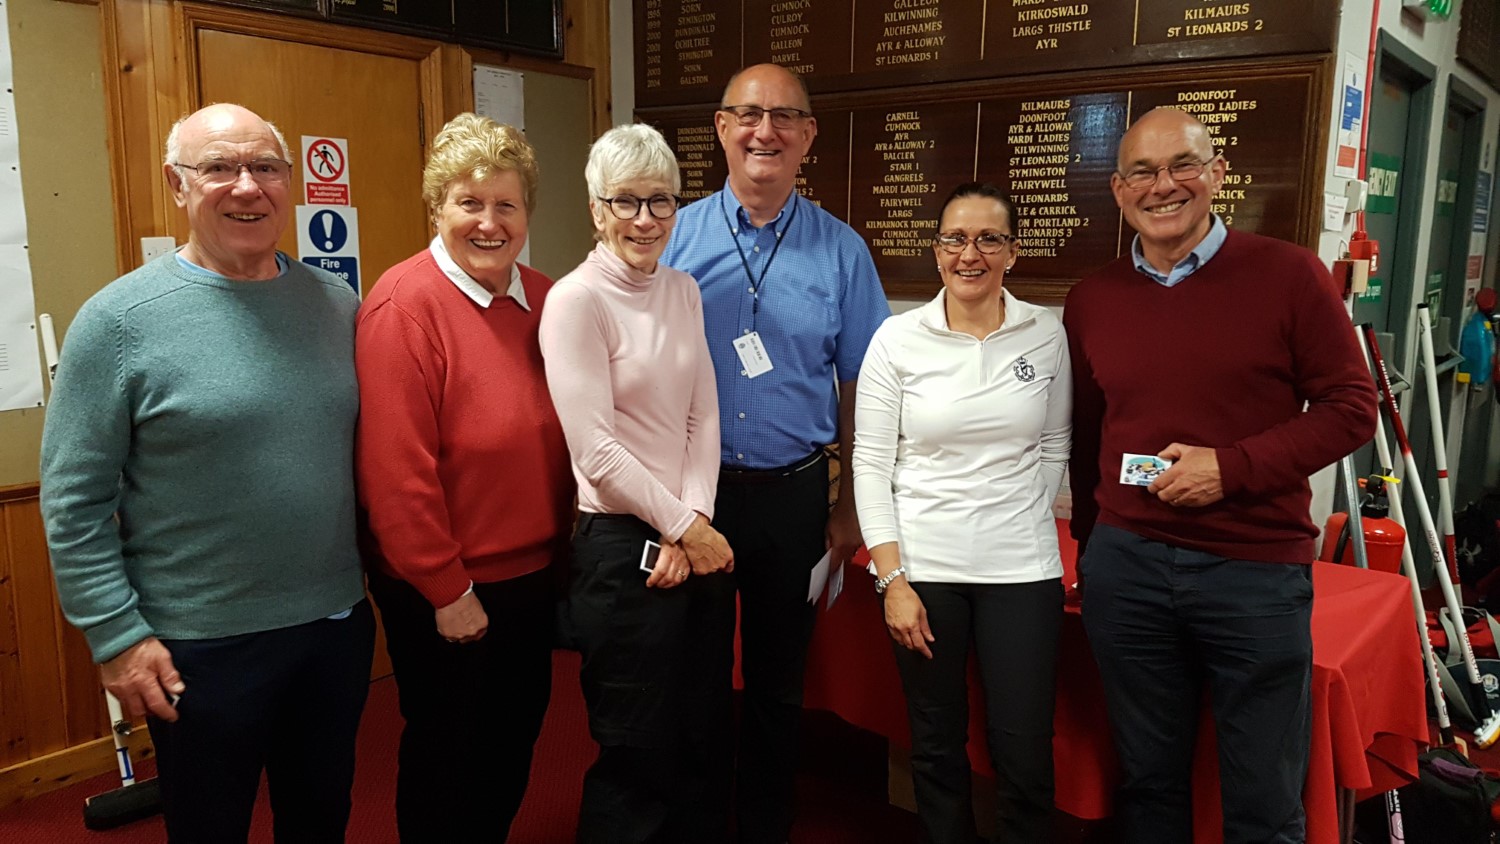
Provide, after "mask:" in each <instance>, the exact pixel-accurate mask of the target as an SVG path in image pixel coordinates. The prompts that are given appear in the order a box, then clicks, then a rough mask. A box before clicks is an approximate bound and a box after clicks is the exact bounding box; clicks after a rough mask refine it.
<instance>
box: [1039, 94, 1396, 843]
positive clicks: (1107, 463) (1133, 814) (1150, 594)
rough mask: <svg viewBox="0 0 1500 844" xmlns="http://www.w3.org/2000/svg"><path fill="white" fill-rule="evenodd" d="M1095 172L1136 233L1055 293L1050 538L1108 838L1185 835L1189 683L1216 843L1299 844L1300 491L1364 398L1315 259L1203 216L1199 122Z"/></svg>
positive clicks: (1177, 117)
mask: <svg viewBox="0 0 1500 844" xmlns="http://www.w3.org/2000/svg"><path fill="white" fill-rule="evenodd" d="M1118 165H1119V169H1118V171H1117V172H1116V173H1115V174H1114V175H1113V176H1112V177H1111V180H1110V183H1111V186H1112V188H1113V190H1114V196H1115V201H1116V203H1118V204H1119V206H1120V209H1121V211H1122V213H1123V214H1124V217H1125V222H1127V223H1129V224H1130V227H1131V228H1133V229H1135V231H1136V232H1138V233H1139V234H1138V235H1137V236H1136V238H1135V241H1134V242H1133V243H1132V245H1131V254H1129V255H1125V256H1121V257H1120V258H1119V259H1117V260H1115V261H1114V262H1113V263H1111V264H1109V265H1107V266H1105V267H1103V268H1101V269H1100V270H1098V271H1097V272H1095V273H1093V274H1092V275H1090V276H1088V277H1087V278H1085V279H1083V280H1082V281H1081V282H1079V283H1078V285H1077V286H1075V287H1074V288H1073V290H1072V292H1071V293H1070V294H1069V295H1068V301H1067V305H1066V307H1065V308H1064V309H1063V324H1064V326H1065V327H1066V329H1067V333H1068V345H1069V351H1070V352H1071V355H1070V356H1071V359H1072V365H1073V391H1074V401H1073V454H1072V462H1071V463H1070V469H1071V473H1072V475H1071V477H1072V487H1073V518H1072V531H1073V535H1074V536H1075V537H1076V538H1077V539H1078V541H1079V543H1080V547H1083V546H1084V544H1085V543H1086V546H1087V547H1086V550H1084V551H1083V554H1082V556H1081V557H1080V559H1079V562H1078V573H1079V577H1080V580H1081V582H1082V584H1083V624H1084V628H1085V629H1086V630H1087V632H1088V636H1089V644H1090V646H1091V647H1092V649H1093V652H1094V657H1095V659H1096V661H1097V662H1098V664H1099V674H1100V677H1101V678H1102V679H1103V681H1104V697H1105V703H1106V706H1107V708H1108V710H1109V718H1110V722H1111V725H1112V726H1113V728H1114V739H1115V747H1116V749H1117V750H1118V751H1119V757H1120V767H1121V782H1120V792H1119V795H1118V800H1117V801H1116V806H1117V809H1118V814H1119V816H1120V824H1121V831H1120V836H1119V838H1120V840H1121V841H1123V842H1126V843H1127V844H1148V842H1149V844H1189V842H1191V841H1192V838H1193V835H1192V831H1193V828H1192V807H1191V799H1190V797H1191V795H1190V789H1189V784H1190V776H1191V771H1190V766H1191V761H1192V755H1193V741H1194V739H1195V737H1196V736H1197V732H1198V726H1197V725H1198V710H1199V702H1200V700H1201V698H1202V690H1203V687H1204V686H1205V685H1206V686H1207V687H1208V688H1209V689H1210V690H1211V692H1212V699H1213V718H1214V724H1215V727H1216V728H1217V736H1218V747H1219V779H1220V784H1221V795H1222V802H1223V808H1224V841H1225V844H1301V842H1302V841H1304V840H1305V829H1304V827H1305V822H1304V815H1303V811H1302V786H1303V782H1304V780H1305V778H1306V773H1307V762H1308V746H1309V730H1310V723H1311V722H1310V720H1309V701H1310V691H1309V682H1310V678H1311V672H1312V633H1311V627H1310V623H1311V615H1312V572H1311V566H1310V565H1309V564H1310V563H1311V562H1312V560H1313V542H1314V540H1315V539H1316V537H1317V535H1318V531H1317V529H1316V528H1315V527H1314V526H1313V522H1312V518H1311V517H1310V514H1309V508H1310V506H1311V501H1312V495H1311V490H1310V488H1309V486H1308V476H1309V475H1311V474H1312V473H1314V472H1316V471H1318V470H1319V469H1321V468H1323V467H1324V466H1327V465H1328V464H1330V463H1333V462H1334V461H1336V460H1338V459H1339V458H1341V457H1343V456H1344V455H1345V454H1348V453H1349V452H1351V451H1353V450H1354V449H1355V448H1357V447H1358V446H1359V445H1361V444H1363V443H1365V442H1367V441H1369V439H1370V437H1371V436H1372V435H1373V433H1374V428H1375V391H1374V387H1373V386H1372V383H1371V380H1370V375H1369V371H1368V370H1367V369H1366V368H1365V366H1364V361H1363V359H1362V358H1361V356H1360V353H1359V348H1358V346H1356V345H1355V342H1354V329H1353V328H1352V327H1351V326H1350V324H1349V320H1348V317H1347V316H1346V315H1345V312H1344V309H1343V306H1342V304H1341V303H1340V302H1339V299H1338V296H1337V295H1336V294H1335V293H1334V292H1333V286H1332V281H1331V279H1330V278H1329V274H1328V270H1327V268H1326V267H1324V266H1323V263H1322V262H1321V261H1320V260H1319V259H1318V256H1317V255H1314V254H1313V253H1311V252H1309V251H1308V250H1306V249H1303V248H1301V247H1299V246H1296V245H1294V244H1290V243H1286V242H1283V241H1279V240H1273V239H1271V238H1268V237H1261V236H1259V235H1255V234H1249V233H1246V232H1241V231H1236V230H1230V229H1228V228H1227V227H1226V226H1225V224H1224V222H1223V221H1222V220H1220V219H1219V218H1218V217H1216V216H1214V215H1213V213H1212V203H1213V199H1214V195H1215V194H1216V193H1217V192H1218V190H1219V187H1220V185H1221V184H1222V183H1223V181H1224V175H1225V170H1226V169H1227V165H1226V163H1225V161H1224V158H1223V156H1222V155H1221V154H1216V152H1215V150H1214V146H1213V142H1212V139H1211V137H1210V135H1209V132H1208V129H1207V128H1206V127H1205V126H1204V125H1203V124H1202V123H1200V122H1199V121H1198V120H1197V119H1196V118H1194V117H1192V116H1191V115H1188V114H1186V113H1184V112H1181V111H1177V110H1174V109H1169V108H1163V109H1157V110H1155V111H1152V112H1149V113H1147V114H1146V115H1145V116H1144V117H1142V118H1141V119H1140V120H1139V121H1137V122H1136V124H1135V125H1134V126H1132V127H1131V129H1130V131H1129V132H1127V133H1126V134H1125V137H1124V138H1123V139H1122V140H1121V141H1120V151H1119V156H1118ZM1143 321H1144V322H1143ZM1142 324H1150V325H1152V326H1154V327H1155V330H1153V331H1152V332H1150V333H1149V334H1148V335H1143V334H1142V333H1141V331H1140V327H1139V326H1140V325H1142ZM1304 404H1305V405H1306V409H1305V410H1304ZM1143 457H1155V458H1159V459H1162V460H1167V461H1172V465H1171V468H1168V469H1167V470H1166V471H1164V472H1162V473H1161V474H1159V475H1157V476H1156V477H1155V478H1154V479H1152V480H1150V481H1149V485H1140V484H1139V483H1136V482H1133V481H1134V480H1135V479H1134V478H1132V477H1131V476H1130V475H1129V473H1127V472H1126V471H1125V469H1126V467H1127V466H1128V465H1131V464H1132V462H1138V461H1139V460H1140V459H1142V458H1143Z"/></svg>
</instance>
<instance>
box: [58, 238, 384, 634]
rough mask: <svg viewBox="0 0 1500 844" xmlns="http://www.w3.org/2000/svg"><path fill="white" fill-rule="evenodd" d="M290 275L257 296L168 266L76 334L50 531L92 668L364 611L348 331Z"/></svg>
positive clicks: (258, 284)
mask: <svg viewBox="0 0 1500 844" xmlns="http://www.w3.org/2000/svg"><path fill="white" fill-rule="evenodd" d="M358 308H359V299H358V297H356V296H355V295H354V292H353V291H352V290H350V289H349V287H348V285H346V284H344V283H343V282H342V281H340V280H338V279H337V278H335V277H334V276H332V275H330V274H328V273H325V272H322V271H320V270H315V269H313V268H311V267H308V266H307V265H305V264H301V263H298V262H296V261H292V262H290V267H289V269H288V270H287V272H286V273H284V274H283V275H281V276H280V277H278V278H275V279H272V280H269V281H253V282H247V281H229V280H227V279H221V278H215V277H210V276H207V275H203V274H201V273H195V272H193V271H192V270H189V269H187V268H185V267H183V266H182V265H181V264H179V263H178V261H177V258H176V256H174V255H165V256H162V257H161V258H158V259H157V260H155V261H152V262H151V263H149V264H147V265H146V266H144V267H142V268H140V269H138V270H136V271H135V272H132V273H130V274H128V275H125V276H123V277H121V278H119V279H117V280H116V281H114V282H113V283H111V284H109V285H108V286H106V287H105V288H104V289H103V290H101V291H99V293H97V294H95V295H94V297H93V298H91V299H90V300H89V301H88V302H87V303H85V304H84V306H83V308H82V309H80V310H79V312H78V316H77V317H76V318H75V319H74V320H73V323H72V325H71V326H70V327H69V329H68V333H67V338H66V343H65V344H64V347H63V352H62V359H61V361H60V362H59V365H58V369H57V382H56V384H54V386H53V390H52V399H51V404H50V406H49V407H48V409H47V420H46V426H45V429H44V432H43V435H42V470H41V475H42V483H41V486H42V502H41V503H42V516H43V519H44V520H45V523H46V529H47V544H48V547H49V549H50V551H51V555H52V566H53V573H54V574H55V575H56V578H57V589H58V595H59V597H60V598H61V603H62V609H63V613H64V614H65V615H66V616H67V618H68V620H69V621H70V622H72V623H73V624H74V625H76V626H78V627H79V628H80V629H82V630H83V632H84V634H85V635H86V636H87V638H88V642H89V646H90V648H91V649H92V650H93V655H94V659H95V660H96V661H98V662H104V661H106V660H109V659H111V658H113V657H114V656H116V655H118V654H119V653H120V652H121V651H123V650H125V649H126V648H128V647H130V646H131V645H133V644H135V643H136V642H139V641H140V640H141V639H144V638H146V637H147V636H153V635H154V636H158V637H160V638H163V639H213V638H219V637H223V636H232V635H237V634H241V633H252V632H258V631H263V630H274V629H278V628H282V627H290V626H292V625H296V624H302V623H305V622H308V621H313V620H315V619H319V618H323V617H325V616H328V615H330V614H333V613H336V612H339V611H341V610H344V609H348V608H349V607H350V606H352V605H353V604H355V603H357V602H358V601H359V600H360V599H361V598H362V597H363V595H364V580H363V576H362V573H361V569H360V562H359V555H358V552H357V551H356V546H355V532H354V528H355V526H354V467H353V446H354V423H355V417H356V416H357V415H358V410H359V394H358V389H357V386H356V383H355V378H354V314H355V311H356V310H357V309H358Z"/></svg>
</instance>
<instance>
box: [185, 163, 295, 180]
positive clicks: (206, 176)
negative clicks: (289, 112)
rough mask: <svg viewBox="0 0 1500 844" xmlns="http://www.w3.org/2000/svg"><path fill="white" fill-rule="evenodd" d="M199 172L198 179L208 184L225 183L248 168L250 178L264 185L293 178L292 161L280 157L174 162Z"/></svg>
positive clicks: (236, 177)
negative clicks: (250, 159) (252, 159)
mask: <svg viewBox="0 0 1500 844" xmlns="http://www.w3.org/2000/svg"><path fill="white" fill-rule="evenodd" d="M172 166H173V167H183V168H186V169H188V170H192V171H193V172H194V173H197V174H198V181H200V182H203V183H204V184H207V185H223V184H228V183H230V182H233V181H235V180H236V179H238V178H239V177H240V171H241V170H248V171H249V172H250V178H252V179H254V180H255V181H257V182H259V183H260V184H263V185H269V184H276V183H278V182H285V181H286V180H287V179H289V178H291V175H292V163H291V162H290V161H282V160H281V159H279V158H257V159H255V160H254V161H231V160H230V159H227V158H213V159H209V160H208V161H200V162H198V163H197V164H173V165H172Z"/></svg>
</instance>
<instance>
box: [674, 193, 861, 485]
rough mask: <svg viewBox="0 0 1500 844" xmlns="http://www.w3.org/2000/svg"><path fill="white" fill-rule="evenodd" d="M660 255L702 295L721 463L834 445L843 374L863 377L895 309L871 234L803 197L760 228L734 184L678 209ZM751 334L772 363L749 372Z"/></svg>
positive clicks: (785, 459)
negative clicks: (746, 342)
mask: <svg viewBox="0 0 1500 844" xmlns="http://www.w3.org/2000/svg"><path fill="white" fill-rule="evenodd" d="M778 241H779V244H778ZM773 255H774V260H773V257H772V256H773ZM742 258H743V260H742ZM661 260H662V263H664V264H666V265H667V266H669V267H676V268H677V269H679V270H683V271H684V272H687V273H689V274H690V275H692V276H693V278H695V279H697V281H698V287H699V288H700V289H701V290H702V291H703V323H704V330H705V332H706V333H707V335H708V349H709V353H710V354H711V355H712V357H713V362H714V376H715V378H716V380H717V383H718V388H719V431H720V435H721V437H722V448H721V452H720V460H721V461H722V462H723V463H724V465H726V466H732V467H735V468H745V469H774V468H777V467H780V466H786V465H788V464H790V463H792V462H794V461H796V460H799V459H801V458H803V457H806V456H807V455H809V454H811V453H812V451H813V450H814V449H816V448H820V447H822V446H824V445H827V444H828V443H831V442H834V441H836V440H837V439H838V394H837V392H836V390H835V380H837V381H852V380H854V379H856V378H858V377H859V368H860V364H862V363H863V362H864V358H865V348H866V347H867V346H869V344H870V338H871V337H873V336H874V335H875V329H877V328H879V327H880V324H881V323H882V322H884V321H885V318H886V317H888V316H890V315H891V309H890V305H889V304H888V303H887V302H886V299H885V291H884V290H883V289H882V288H881V286H880V278H879V276H877V275H876V274H875V262H874V260H872V259H871V257H870V250H869V248H868V247H866V246H865V242H864V240H862V239H861V238H860V237H859V235H857V234H855V233H854V230H853V229H851V228H849V226H848V225H847V224H845V223H844V222H842V221H840V220H839V219H838V218H836V217H834V216H833V215H832V214H829V213H828V212H827V211H824V210H823V209H822V208H819V207H818V206H817V205H815V204H813V203H812V202H809V201H807V200H806V199H803V198H802V197H800V196H798V195H797V194H796V193H793V194H792V196H791V198H790V199H789V200H788V201H787V203H786V205H784V206H783V207H782V209H781V212H780V213H779V214H777V216H776V218H775V219H773V220H772V221H771V222H769V223H767V224H766V225H764V226H761V227H760V228H755V227H754V226H752V225H750V216H749V214H748V213H747V212H746V211H745V209H744V207H743V206H741V205H740V202H739V200H738V199H736V198H735V195H734V192H733V191H731V190H730V189H729V186H728V184H726V185H725V186H724V189H723V190H721V191H719V192H717V193H714V194H711V195H709V196H706V197H704V198H703V199H700V200H698V201H697V202H694V203H693V204H691V205H688V206H686V207H684V208H683V209H682V210H681V211H680V212H679V213H678V215H677V225H676V228H675V230H674V231H673V232H672V239H671V241H670V242H669V243H668V244H667V250H666V252H665V254H663V255H662V259H661ZM768 264H769V269H768V267H767V265H768ZM747 267H748V272H747V269H746V268H747ZM752 331H755V332H759V334H760V338H761V342H762V343H763V344H764V345H765V348H766V353H767V356H768V357H769V358H770V360H771V366H772V369H771V371H770V372H767V373H765V374H763V375H760V376H758V377H756V378H753V379H752V378H747V377H746V376H745V375H744V374H742V373H743V367H741V366H740V359H739V355H738V354H736V353H735V350H734V346H733V345H732V344H733V342H734V340H735V339H736V338H738V337H742V336H744V335H746V334H749V333H750V332H752Z"/></svg>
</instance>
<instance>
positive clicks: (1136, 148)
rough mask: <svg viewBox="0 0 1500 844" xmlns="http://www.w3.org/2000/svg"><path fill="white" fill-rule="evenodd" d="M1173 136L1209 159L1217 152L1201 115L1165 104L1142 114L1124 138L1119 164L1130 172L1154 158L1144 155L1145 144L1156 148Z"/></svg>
mask: <svg viewBox="0 0 1500 844" xmlns="http://www.w3.org/2000/svg"><path fill="white" fill-rule="evenodd" d="M1168 138H1171V139H1172V140H1171V143H1172V144H1173V145H1174V146H1176V147H1178V148H1179V149H1182V150H1185V151H1187V152H1190V153H1192V154H1193V155H1195V156H1197V157H1198V158H1199V159H1200V160H1203V161H1207V160H1208V159H1209V158H1211V157H1212V156H1213V154H1214V142H1213V138H1212V136H1210V135H1209V133H1208V127H1207V126H1204V125H1203V123H1202V122H1200V121H1199V120H1198V118H1196V117H1194V116H1192V115H1191V114H1188V113H1187V112H1185V111H1183V110H1181V109H1176V108H1170V107H1167V106H1163V107H1161V108H1155V109H1152V110H1151V111H1148V112H1146V113H1145V114H1144V115H1141V117H1140V119H1138V120H1136V121H1135V123H1134V124H1133V125H1132V126H1131V127H1130V129H1129V130H1128V131H1127V132H1126V133H1125V135H1124V137H1122V138H1120V151H1119V154H1118V157H1117V159H1116V161H1115V166H1116V167H1117V168H1118V169H1119V172H1121V173H1128V172H1130V170H1131V169H1133V168H1135V167H1137V166H1143V165H1147V164H1150V163H1151V162H1149V161H1147V160H1144V159H1142V158H1141V157H1140V155H1141V152H1142V149H1143V148H1148V147H1149V148H1153V149H1154V148H1155V147H1156V146H1157V145H1158V142H1161V141H1164V140H1166V139H1168Z"/></svg>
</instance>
